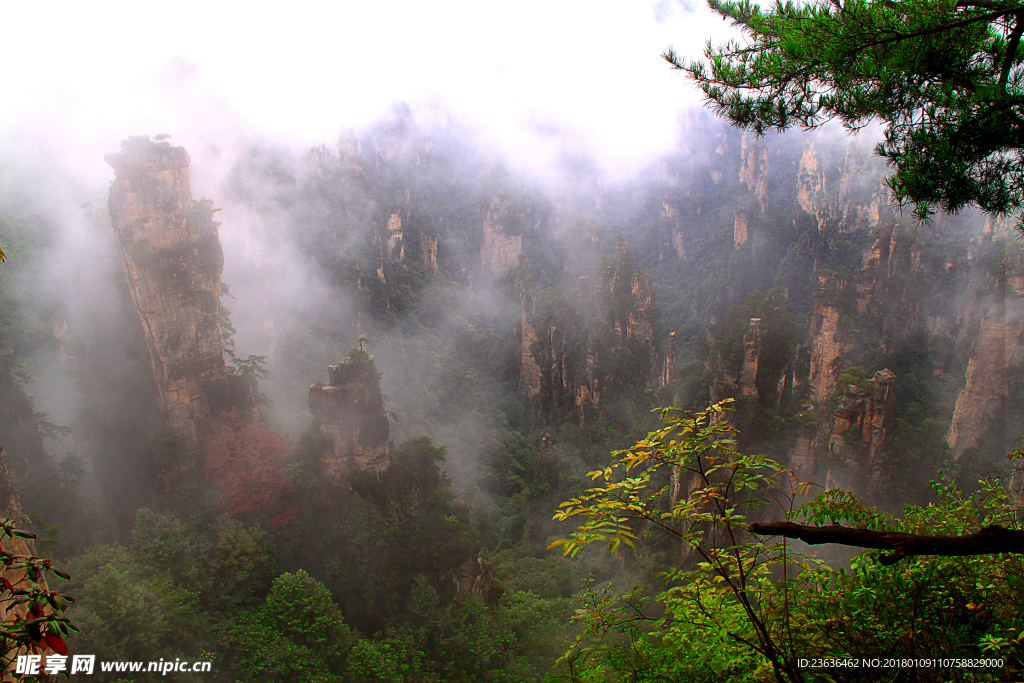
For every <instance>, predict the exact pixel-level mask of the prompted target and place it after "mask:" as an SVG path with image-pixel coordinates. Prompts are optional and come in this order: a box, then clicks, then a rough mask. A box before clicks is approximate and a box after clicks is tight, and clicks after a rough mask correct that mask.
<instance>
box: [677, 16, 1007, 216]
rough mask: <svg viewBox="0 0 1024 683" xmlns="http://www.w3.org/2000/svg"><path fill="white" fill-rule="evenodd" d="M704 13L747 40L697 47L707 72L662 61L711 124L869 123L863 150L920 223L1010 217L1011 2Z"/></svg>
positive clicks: (763, 127)
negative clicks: (937, 213) (877, 138)
mask: <svg viewBox="0 0 1024 683" xmlns="http://www.w3.org/2000/svg"><path fill="white" fill-rule="evenodd" d="M709 4H710V6H711V8H712V9H713V10H714V11H715V12H717V13H718V14H720V15H721V16H722V17H723V18H725V19H729V20H731V21H732V22H733V24H734V25H736V26H738V27H740V28H741V29H742V30H743V31H744V33H745V34H746V37H747V40H746V41H743V42H740V41H736V40H732V41H729V42H727V43H726V44H724V45H723V46H721V47H712V46H711V44H710V42H709V43H708V46H707V49H706V51H705V57H706V58H707V60H708V61H707V62H700V61H695V62H688V61H685V60H683V59H681V58H680V57H679V56H678V55H676V54H675V53H674V52H673V51H672V50H671V49H670V50H668V51H667V52H666V53H665V55H664V57H665V58H666V59H667V60H668V61H669V62H670V63H672V64H673V65H674V66H675V67H676V68H679V69H682V70H684V71H686V72H687V74H688V75H689V76H690V77H691V78H692V79H693V80H694V81H696V82H697V84H698V85H699V86H700V87H701V89H702V90H703V91H704V94H705V96H706V98H707V100H708V101H709V102H710V103H711V106H712V107H713V108H714V110H715V111H716V112H717V113H718V114H720V115H722V116H725V117H727V118H728V119H729V120H730V121H731V122H732V123H734V124H735V125H737V126H740V127H742V128H745V129H752V130H753V131H754V132H755V133H756V134H757V135H759V136H760V135H763V134H764V133H765V132H766V131H768V130H771V129H776V130H786V129H788V128H790V127H792V126H796V125H799V126H803V127H805V128H814V127H817V126H820V125H822V124H823V123H824V122H826V121H828V120H830V119H834V118H838V119H839V120H840V121H842V123H843V125H844V126H846V127H847V128H848V129H849V130H857V129H859V128H862V127H864V126H865V125H867V124H868V123H869V122H870V121H872V120H880V121H881V122H883V123H884V124H885V125H886V126H887V128H886V131H885V142H883V143H881V144H880V145H879V146H878V148H877V152H878V154H880V155H881V156H883V157H885V158H886V159H887V160H888V161H889V164H890V165H891V166H892V167H893V168H894V169H895V171H896V172H895V174H894V175H893V176H892V177H891V178H890V179H889V185H890V187H891V188H892V190H893V193H894V195H895V197H896V199H897V200H898V201H900V202H901V203H902V202H904V201H910V202H913V203H914V204H915V205H916V211H915V213H916V214H917V216H918V217H919V218H920V219H926V218H928V216H930V215H931V214H932V213H934V207H939V208H941V209H942V210H943V211H947V212H950V213H956V212H957V211H958V210H960V209H961V208H963V207H964V206H966V205H967V204H970V203H976V204H977V205H978V206H980V207H981V208H982V209H984V210H985V211H990V212H995V213H1007V212H1010V211H1013V210H1016V209H1019V208H1020V207H1021V205H1022V202H1024V175H1022V172H1021V165H1020V160H1019V149H1020V135H1021V131H1022V130H1024V120H1022V119H1021V117H1020V116H1019V115H1018V114H1017V113H1016V108H1017V107H1018V106H1019V105H1020V103H1021V102H1022V101H1024V73H1022V70H1021V68H1020V65H1021V62H1022V61H1024V54H1022V53H1021V52H1020V51H1019V50H1018V45H1019V40H1020V32H1021V31H1022V30H1024V15H1022V14H1021V5H1020V3H1019V2H1016V1H1015V0H1003V1H998V0H997V1H996V2H980V1H979V2H971V1H968V2H951V1H948V2H927V1H924V0H898V1H895V2H864V1H862V0H849V1H845V2H841V1H838V0H837V1H836V2H811V3H806V4H805V3H789V2H787V3H782V2H777V3H775V4H774V5H773V6H772V7H770V8H768V9H762V8H761V7H760V6H758V5H757V4H755V3H752V2H748V1H747V0H743V1H742V2H728V1H725V0H710V2H709ZM1022 226H1024V224H1022Z"/></svg>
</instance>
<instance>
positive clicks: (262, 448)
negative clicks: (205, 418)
mask: <svg viewBox="0 0 1024 683" xmlns="http://www.w3.org/2000/svg"><path fill="white" fill-rule="evenodd" d="M203 445H204V448H203V451H204V456H205V470H206V472H207V473H208V474H209V476H210V477H211V478H212V479H213V480H214V482H215V483H216V484H217V485H218V486H219V487H220V492H221V500H222V501H223V503H224V504H225V505H226V506H227V508H228V510H229V511H230V512H231V514H232V516H234V517H242V516H243V515H245V514H248V513H259V512H270V511H275V510H276V508H277V503H278V500H279V499H280V497H281V495H282V494H283V493H284V492H285V490H286V489H287V488H288V478H287V477H286V476H285V473H284V461H285V458H286V457H287V456H288V451H289V449H288V444H287V443H285V440H284V439H283V438H281V436H280V435H279V434H278V433H277V432H275V431H273V430H271V429H269V428H268V427H267V426H266V425H264V424H263V423H262V422H259V421H258V420H245V419H243V418H242V417H240V416H239V414H238V412H237V411H234V410H232V411H231V412H228V413H223V414H221V415H219V416H218V417H217V418H216V419H215V420H214V422H213V432H212V434H210V436H209V438H207V439H206V440H205V442H204V444H203Z"/></svg>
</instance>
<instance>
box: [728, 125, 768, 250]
mask: <svg viewBox="0 0 1024 683" xmlns="http://www.w3.org/2000/svg"><path fill="white" fill-rule="evenodd" d="M739 180H740V183H741V184H742V185H744V186H745V187H746V189H747V191H748V192H749V193H750V194H749V196H748V197H747V198H746V199H745V201H744V202H743V204H742V206H740V207H739V208H737V209H736V210H735V211H734V216H733V243H734V244H735V246H736V248H737V249H739V248H740V247H741V246H743V245H744V244H746V243H747V241H748V240H749V239H750V222H751V220H752V219H753V218H754V217H757V216H763V215H764V214H765V212H766V211H767V210H768V148H767V147H766V146H765V144H764V143H763V142H762V141H760V140H753V139H751V138H749V136H746V135H744V136H743V142H742V146H741V149H740V169H739Z"/></svg>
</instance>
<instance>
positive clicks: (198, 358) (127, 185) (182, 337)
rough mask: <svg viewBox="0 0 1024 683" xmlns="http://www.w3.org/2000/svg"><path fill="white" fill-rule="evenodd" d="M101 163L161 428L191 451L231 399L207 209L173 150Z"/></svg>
mask: <svg viewBox="0 0 1024 683" xmlns="http://www.w3.org/2000/svg"><path fill="white" fill-rule="evenodd" d="M104 159H105V160H106V162H107V163H108V164H110V166H112V167H113V169H114V173H115V176H116V178H115V180H114V182H113V183H112V184H111V186H110V199H109V203H108V206H109V209H110V221H111V224H112V226H113V228H114V231H115V232H116V233H117V241H118V245H119V247H120V251H121V257H122V259H123V261H124V267H125V275H126V280H127V285H128V289H129V291H130V292H131V297H132V302H133V303H134V304H135V310H136V311H137V313H138V316H139V321H140V323H141V325H142V330H143V334H144V337H145V341H146V347H147V349H148V350H149V358H150V363H151V365H152V370H153V377H154V379H155V380H156V384H157V387H158V390H159V395H160V405H161V408H162V411H163V415H164V420H165V423H166V426H167V427H169V428H173V429H176V430H177V431H179V432H180V433H181V434H182V435H183V436H184V437H185V439H186V440H187V442H188V443H189V445H190V446H191V447H193V448H194V447H195V446H196V444H197V441H198V431H199V430H201V426H202V424H203V423H204V422H205V420H206V419H207V418H208V417H209V416H210V415H211V414H212V412H215V410H216V409H218V408H219V407H226V405H227V403H229V402H230V401H229V399H228V396H229V395H230V393H231V391H230V387H229V380H228V373H227V368H226V366H225V362H224V343H223V339H222V338H221V327H220V321H219V311H220V276H221V271H222V269H223V266H224V256H223V253H222V251H221V246H220V240H219V239H218V238H217V223H216V222H214V220H213V217H212V216H213V208H212V206H211V205H210V203H209V202H204V201H200V202H194V201H193V200H192V191H191V188H190V185H189V170H188V166H189V156H188V153H187V152H186V151H185V150H184V149H183V148H181V147H171V146H170V144H168V143H167V142H152V141H150V139H149V137H147V136H142V137H130V138H128V140H126V141H124V142H122V143H121V151H120V152H118V153H116V154H108V155H106V156H105V157H104ZM247 379H249V378H247ZM249 389H250V390H251V389H252V387H249Z"/></svg>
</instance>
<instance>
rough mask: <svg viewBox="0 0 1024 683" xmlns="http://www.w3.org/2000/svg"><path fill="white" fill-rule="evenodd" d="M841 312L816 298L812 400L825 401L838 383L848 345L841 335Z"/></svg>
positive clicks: (812, 329) (813, 334) (812, 342)
mask: <svg viewBox="0 0 1024 683" xmlns="http://www.w3.org/2000/svg"><path fill="white" fill-rule="evenodd" d="M840 315H841V312H840V310H839V309H838V308H837V307H835V306H830V305H827V304H825V303H823V302H822V301H821V300H820V299H818V298H816V299H815V301H814V316H813V319H812V323H811V324H812V328H811V367H810V379H809V381H810V383H811V399H812V400H813V401H815V402H816V403H819V404H820V403H823V402H824V401H825V399H827V398H828V397H829V396H831V395H832V393H833V391H835V386H836V375H837V374H838V373H839V359H840V358H841V357H842V355H843V353H844V351H845V350H846V349H847V348H848V345H847V344H844V343H843V342H841V341H840V340H839V339H838V338H837V336H838V334H839V318H840Z"/></svg>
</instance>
